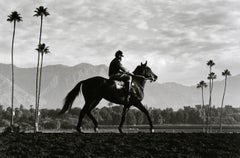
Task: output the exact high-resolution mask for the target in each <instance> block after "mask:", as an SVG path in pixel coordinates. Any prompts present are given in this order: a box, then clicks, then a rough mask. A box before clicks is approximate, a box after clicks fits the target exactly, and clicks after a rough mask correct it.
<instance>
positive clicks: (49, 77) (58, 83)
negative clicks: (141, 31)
mask: <svg viewBox="0 0 240 158" xmlns="http://www.w3.org/2000/svg"><path fill="white" fill-rule="evenodd" d="M10 66H11V65H10V64H0V75H1V76H3V77H1V78H2V82H3V80H4V82H3V83H5V84H6V83H7V82H6V81H5V80H10V79H11V78H10ZM107 72H108V67H107V66H106V65H103V64H101V65H92V64H89V63H80V64H77V65H74V66H65V65H61V64H58V65H48V66H45V67H43V77H42V90H41V92H42V93H41V101H40V104H41V107H42V108H61V107H62V102H63V99H64V97H65V95H66V94H67V93H68V92H69V91H70V90H71V89H72V88H73V87H74V86H75V85H76V84H77V83H78V82H79V81H81V80H84V79H87V78H89V77H93V76H103V77H108V76H107ZM35 75H36V68H19V67H16V66H15V84H16V85H17V86H18V87H19V89H21V90H22V92H23V93H24V98H25V99H26V96H28V97H29V98H31V99H29V100H33V102H32V105H34V99H32V98H34V96H35ZM223 82H224V81H223V80H221V81H216V82H214V91H213V103H214V104H215V105H217V106H219V105H220V102H221V97H222V92H223V86H224V84H223ZM238 85H240V75H236V76H232V77H229V79H228V87H227V93H226V100H225V103H226V104H230V105H234V106H239V103H240V99H239V97H238V96H237V94H239V93H240V87H238ZM7 87H8V88H9V85H8V86H7ZM0 89H1V90H2V93H1V91H0V94H3V93H4V91H9V89H8V90H6V85H5V87H4V85H2V84H1V85H0ZM204 92H205V95H204V96H205V103H207V102H208V88H206V89H205V91H204ZM23 93H19V94H16V95H20V96H16V98H18V100H19V101H17V102H16V103H18V104H19V103H20V101H21V102H22V103H21V104H30V102H31V101H29V100H28V99H26V102H24V100H23V99H20V98H23V97H22V96H21V95H23ZM5 95H6V94H5ZM9 95H10V94H9ZM6 102H7V101H6V100H4V98H2V99H1V100H0V104H6ZM143 103H144V104H145V105H147V106H150V107H156V108H166V107H172V108H173V109H178V108H183V106H194V105H197V104H201V91H200V90H199V89H197V88H196V86H194V85H192V86H186V85H183V84H179V83H176V82H166V83H158V82H154V83H149V82H147V84H146V88H145V99H144V100H143ZM82 104H83V99H82V97H79V98H78V99H76V101H75V103H74V106H78V107H82ZM106 105H107V102H106V101H103V102H102V103H101V106H106ZM27 106H28V105H27Z"/></svg>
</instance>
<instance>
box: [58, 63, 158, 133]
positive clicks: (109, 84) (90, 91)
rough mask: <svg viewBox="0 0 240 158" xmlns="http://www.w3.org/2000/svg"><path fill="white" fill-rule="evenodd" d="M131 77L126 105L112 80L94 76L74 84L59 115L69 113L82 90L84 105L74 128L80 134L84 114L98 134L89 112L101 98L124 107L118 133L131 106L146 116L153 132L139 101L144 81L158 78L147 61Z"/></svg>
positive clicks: (151, 127)
mask: <svg viewBox="0 0 240 158" xmlns="http://www.w3.org/2000/svg"><path fill="white" fill-rule="evenodd" d="M131 76H132V77H131V78H132V84H131V85H132V86H131V92H130V98H129V102H128V103H126V90H125V89H124V88H122V89H120V90H119V89H117V88H116V84H115V81H114V80H112V79H107V78H104V77H100V76H95V77H92V78H88V79H86V80H82V81H80V82H79V83H77V84H76V86H75V87H74V88H73V89H72V90H71V91H70V92H69V93H68V94H67V96H66V97H65V99H64V105H63V107H62V110H61V111H60V112H59V114H64V113H65V112H66V111H69V110H70V109H71V107H72V104H73V102H74V100H75V98H76V97H77V96H78V95H79V93H80V91H81V88H82V94H83V97H84V100H85V104H84V106H83V108H82V110H81V111H80V114H79V119H78V124H77V127H76V130H77V131H78V132H80V133H82V127H81V126H82V120H83V117H84V116H85V115H86V114H87V116H88V117H89V118H90V119H91V120H92V122H93V124H94V131H95V132H98V122H97V120H96V119H95V118H94V116H93V115H92V113H91V111H92V110H93V109H94V108H95V107H96V106H97V105H98V104H99V102H100V101H101V100H102V99H103V98H104V99H106V100H108V101H110V102H113V103H116V104H120V105H123V106H124V107H123V111H122V117H121V122H120V124H119V127H118V130H119V132H120V133H123V131H122V126H123V123H124V121H125V115H126V112H127V111H128V109H129V108H130V107H131V106H135V107H136V108H138V109H139V110H140V111H142V112H143V113H144V114H145V115H146V116H147V119H148V122H149V126H150V133H152V132H154V129H153V124H152V120H151V118H150V115H149V112H148V111H147V109H146V108H145V107H144V105H143V104H142V103H141V101H142V100H143V98H144V86H145V83H146V81H147V80H150V82H152V81H156V80H157V78H158V76H157V75H155V74H154V73H153V72H152V70H151V68H150V67H148V66H147V61H146V63H144V64H143V63H141V64H140V65H138V66H137V67H136V69H135V70H134V71H133V73H132V75H131Z"/></svg>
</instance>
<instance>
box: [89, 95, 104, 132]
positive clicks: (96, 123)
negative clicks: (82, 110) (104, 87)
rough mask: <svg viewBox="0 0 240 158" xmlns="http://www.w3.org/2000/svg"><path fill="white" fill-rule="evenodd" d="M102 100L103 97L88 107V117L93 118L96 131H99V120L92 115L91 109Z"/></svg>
mask: <svg viewBox="0 0 240 158" xmlns="http://www.w3.org/2000/svg"><path fill="white" fill-rule="evenodd" d="M100 101H101V99H97V100H96V101H95V102H94V103H93V104H92V105H91V107H90V109H88V112H87V115H88V117H89V118H90V119H91V120H92V122H93V124H94V131H95V132H98V122H97V120H96V119H95V117H94V116H93V115H92V113H91V111H92V110H93V109H94V108H95V107H96V106H97V105H98V104H99V102H100Z"/></svg>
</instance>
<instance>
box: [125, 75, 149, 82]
mask: <svg viewBox="0 0 240 158" xmlns="http://www.w3.org/2000/svg"><path fill="white" fill-rule="evenodd" d="M129 75H130V76H132V77H139V78H143V79H144V80H150V81H152V78H150V77H148V78H147V77H144V76H142V75H134V74H129Z"/></svg>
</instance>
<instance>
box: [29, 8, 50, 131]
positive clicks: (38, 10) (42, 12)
mask: <svg viewBox="0 0 240 158" xmlns="http://www.w3.org/2000/svg"><path fill="white" fill-rule="evenodd" d="M34 12H35V14H34V15H33V16H36V17H41V23H40V33H39V41H38V44H39V45H40V44H41V40H42V26H43V17H44V16H45V17H46V16H48V15H50V14H49V13H48V11H47V8H44V7H43V6H40V7H38V8H36V10H35V11H34ZM37 60H38V61H37V73H36V96H35V97H36V98H35V99H36V101H35V104H36V105H35V107H36V110H35V128H34V130H35V132H36V131H38V124H36V118H37V117H38V109H37V107H39V97H40V94H39V93H40V92H39V89H38V87H39V62H40V53H38V59H37Z"/></svg>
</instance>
